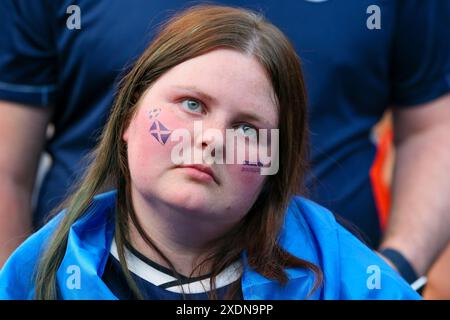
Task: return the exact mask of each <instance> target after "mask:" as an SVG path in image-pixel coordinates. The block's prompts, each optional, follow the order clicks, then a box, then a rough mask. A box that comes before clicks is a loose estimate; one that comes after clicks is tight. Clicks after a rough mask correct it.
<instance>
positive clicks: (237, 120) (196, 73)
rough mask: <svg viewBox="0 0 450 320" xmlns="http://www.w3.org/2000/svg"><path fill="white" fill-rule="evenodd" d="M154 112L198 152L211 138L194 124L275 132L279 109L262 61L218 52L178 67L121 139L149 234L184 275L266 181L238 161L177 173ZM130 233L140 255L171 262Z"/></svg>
mask: <svg viewBox="0 0 450 320" xmlns="http://www.w3.org/2000/svg"><path fill="white" fill-rule="evenodd" d="M180 87H184V88H183V89H181V88H180ZM186 87H188V89H186ZM194 88H195V89H194ZM201 93H203V96H202V95H201ZM204 94H206V95H208V96H210V97H209V98H207V97H205V96H204ZM193 101H194V102H193ZM195 101H197V103H196V102H195ZM189 106H191V108H189ZM154 109H161V111H160V113H159V115H158V116H157V118H156V119H157V120H158V121H160V123H162V124H163V125H164V127H166V128H168V129H170V130H175V129H180V128H184V129H187V130H188V131H189V132H190V133H191V137H192V145H193V148H197V149H198V150H203V149H204V148H208V146H209V145H210V144H211V143H212V142H213V140H212V139H211V137H208V136H206V135H205V134H195V132H194V121H202V126H203V132H205V130H207V129H209V128H214V129H218V130H220V131H221V132H222V133H223V136H225V130H226V129H233V128H234V129H235V130H238V131H239V133H242V134H252V133H253V132H255V131H254V130H253V129H262V128H265V129H272V128H276V127H277V124H278V111H277V110H278V109H277V106H276V103H275V99H274V96H273V89H272V87H271V84H270V82H269V80H268V78H267V76H266V74H265V72H264V69H263V68H262V67H261V65H260V64H259V63H258V62H257V60H256V59H255V58H253V57H251V56H248V55H244V54H242V53H239V52H237V51H233V50H229V49H216V50H213V51H211V52H209V53H206V54H204V55H201V56H199V57H196V58H193V59H190V60H188V61H185V62H184V63H181V64H179V65H177V66H175V67H174V68H172V69H171V70H169V71H168V72H166V73H165V74H164V75H163V76H162V77H161V78H160V79H158V80H157V81H156V82H155V83H154V84H153V85H152V86H151V87H150V88H149V89H147V91H146V92H145V94H144V95H143V96H142V97H141V99H140V101H139V103H138V107H137V111H136V113H135V115H134V117H133V118H132V120H131V122H130V124H129V126H128V128H127V130H126V131H125V133H124V135H123V139H124V140H125V141H126V143H127V146H128V162H129V168H130V174H131V180H132V187H131V193H132V200H133V205H134V208H135V211H136V215H137V217H138V218H139V220H140V222H141V224H142V225H143V227H144V229H145V230H146V232H147V233H148V235H149V236H150V237H151V238H152V239H153V240H154V241H155V243H156V245H157V246H158V247H159V248H160V249H161V250H162V252H164V254H166V255H167V257H168V258H169V259H170V260H171V261H172V262H173V264H174V266H175V268H176V269H177V271H178V272H180V273H181V274H185V275H189V274H190V272H191V271H192V268H193V266H194V265H195V261H196V259H198V258H200V257H201V256H202V255H203V254H205V252H208V250H209V249H210V248H209V242H210V241H212V240H214V239H216V238H217V237H219V236H220V235H222V234H224V233H225V232H227V231H228V230H229V229H230V228H231V227H233V226H234V225H235V224H236V223H237V222H239V221H240V220H241V219H242V218H243V217H244V216H245V214H246V213H247V212H248V211H249V209H250V208H251V206H252V205H253V203H254V202H255V200H256V198H257V196H258V195H259V193H260V191H261V188H262V186H263V183H264V181H265V179H266V177H265V176H261V175H260V174H258V173H255V172H251V171H242V165H240V164H212V165H211V166H210V168H211V169H212V171H213V174H214V179H208V178H205V176H204V175H203V174H202V173H199V172H198V171H197V170H194V169H186V168H177V167H176V165H175V164H174V163H173V162H172V160H171V151H172V148H173V147H174V146H175V145H176V144H177V142H174V141H171V140H170V139H169V140H167V142H166V143H165V144H161V143H160V141H158V140H157V139H155V137H153V136H151V134H150V132H149V128H150V127H151V124H152V122H153V121H154V120H155V118H152V119H150V117H149V112H152V111H153V110H154ZM248 114H251V115H253V116H254V117H255V118H258V120H256V119H251V118H250V117H249V116H248ZM223 148H224V153H225V154H226V152H227V151H226V147H225V146H223ZM131 234H132V242H133V244H134V245H135V246H136V247H137V249H138V250H140V251H141V252H143V253H144V254H145V255H146V256H148V257H149V258H151V259H153V260H155V261H157V262H158V263H161V264H163V265H164V264H165V263H164V262H163V260H161V259H160V257H159V256H157V255H156V254H155V253H154V252H153V250H152V249H151V248H149V247H148V246H147V245H146V244H145V243H144V242H143V240H142V239H141V238H140V237H139V236H137V235H136V231H135V230H134V228H132V227H131Z"/></svg>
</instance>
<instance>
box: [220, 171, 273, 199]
mask: <svg viewBox="0 0 450 320" xmlns="http://www.w3.org/2000/svg"><path fill="white" fill-rule="evenodd" d="M227 171H228V176H229V183H230V188H231V189H232V190H233V192H234V193H235V195H236V196H238V197H240V198H243V199H244V201H246V200H252V201H254V200H256V197H257V196H258V194H259V192H260V191H261V189H262V186H263V184H264V182H265V176H262V175H261V174H260V173H259V171H257V170H255V171H249V170H248V168H246V167H244V166H242V165H228V166H227Z"/></svg>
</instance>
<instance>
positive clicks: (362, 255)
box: [338, 226, 421, 300]
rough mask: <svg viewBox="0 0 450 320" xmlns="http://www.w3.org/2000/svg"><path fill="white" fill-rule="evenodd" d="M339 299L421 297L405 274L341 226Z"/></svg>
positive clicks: (339, 228)
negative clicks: (402, 275)
mask: <svg viewBox="0 0 450 320" xmlns="http://www.w3.org/2000/svg"><path fill="white" fill-rule="evenodd" d="M338 239H339V240H338V241H339V255H340V261H341V265H340V273H341V276H340V278H341V284H340V299H356V300H372V299H380V300H416V299H420V298H421V297H420V295H419V294H417V293H416V292H415V291H414V290H413V289H412V288H411V287H410V286H409V285H408V283H407V282H406V281H405V280H403V278H402V277H401V276H400V275H399V274H398V273H397V272H396V271H395V270H394V269H392V268H391V267H390V266H389V265H388V264H387V263H386V262H385V261H384V260H383V259H382V258H381V257H379V256H378V255H377V254H376V253H375V252H374V251H372V250H371V249H369V248H368V247H367V246H365V245H364V244H363V243H362V242H361V241H359V240H358V239H357V238H356V237H355V236H353V235H352V234H351V233H350V232H348V231H347V230H346V229H344V228H343V227H342V226H338Z"/></svg>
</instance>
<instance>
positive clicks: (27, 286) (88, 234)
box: [0, 191, 116, 300]
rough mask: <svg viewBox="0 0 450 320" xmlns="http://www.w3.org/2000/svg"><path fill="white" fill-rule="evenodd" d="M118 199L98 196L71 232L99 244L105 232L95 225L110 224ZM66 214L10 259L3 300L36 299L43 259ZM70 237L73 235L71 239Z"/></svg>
mask: <svg viewBox="0 0 450 320" xmlns="http://www.w3.org/2000/svg"><path fill="white" fill-rule="evenodd" d="M115 196H116V192H115V191H110V192H107V193H103V194H99V195H97V196H95V197H94V199H93V200H92V203H91V205H90V207H89V209H88V210H87V211H86V212H85V214H83V216H82V217H81V218H80V219H78V220H77V221H76V222H75V223H73V224H72V225H71V233H73V234H76V236H77V237H79V238H80V239H81V238H82V239H83V241H84V242H85V243H92V244H93V245H96V244H97V243H98V242H99V241H100V240H101V238H102V235H101V234H99V232H98V230H101V229H100V228H94V227H93V226H96V227H98V226H102V225H106V221H107V220H108V219H109V218H110V213H111V212H113V210H109V209H110V208H112V207H113V206H114V204H115ZM65 213H66V211H65V210H63V211H61V212H60V213H59V214H58V215H57V216H55V217H54V218H53V219H52V220H50V222H48V223H47V224H46V225H45V226H44V227H42V228H41V229H40V230H38V231H37V232H36V233H34V234H33V235H31V236H30V237H29V238H28V239H27V240H25V242H23V243H22V244H21V245H20V246H19V247H18V248H17V249H16V250H15V251H14V253H13V254H12V255H11V256H10V258H9V259H8V260H7V262H6V264H5V265H4V266H3V268H2V269H1V271H0V300H5V299H32V298H33V295H34V284H33V279H34V273H35V271H36V267H37V265H38V262H39V258H40V256H41V254H42V253H43V252H44V251H45V248H46V246H47V244H48V243H49V241H50V240H51V238H52V236H53V234H54V232H55V231H56V229H57V228H58V225H59V224H60V222H61V221H62V219H63V218H64V217H65ZM70 237H71V236H70V235H69V239H70ZM103 237H104V236H103ZM99 239H100V240H99Z"/></svg>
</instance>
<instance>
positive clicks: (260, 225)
mask: <svg viewBox="0 0 450 320" xmlns="http://www.w3.org/2000/svg"><path fill="white" fill-rule="evenodd" d="M262 133H265V134H262ZM266 133H268V134H266ZM235 140H237V141H238V143H237V145H236V144H234V142H235ZM230 141H231V142H230ZM239 141H240V142H242V143H241V144H239ZM306 149H307V127H306V97H305V88H304V81H303V77H302V73H301V67H300V61H299V58H298V57H297V55H296V53H295V50H294V48H293V47H292V46H291V44H290V43H289V41H288V40H287V39H286V37H285V36H284V35H283V34H282V33H281V32H280V31H279V30H278V29H277V28H276V27H274V26H273V25H271V24H270V23H269V22H267V21H266V20H264V18H263V17H261V15H259V14H256V13H253V12H251V11H247V10H242V9H237V8H230V7H221V6H198V7H193V8H191V9H188V10H187V11H184V12H182V13H180V14H178V15H176V16H175V17H173V18H172V19H171V20H170V21H168V22H167V24H165V25H164V26H163V27H162V29H161V31H160V33H159V34H158V36H157V37H156V38H155V39H154V41H153V42H152V43H151V44H150V46H149V47H148V48H147V49H146V51H145V52H144V53H143V54H142V56H141V57H140V58H139V59H138V61H137V62H136V63H135V65H134V67H133V68H132V69H131V71H129V72H128V74H127V75H126V76H125V77H124V78H123V79H122V81H121V85H120V88H119V91H118V93H117V96H116V100H115V103H114V105H113V108H112V112H111V115H110V118H109V121H108V123H107V125H106V127H105V128H104V131H103V133H102V135H101V139H100V141H99V144H98V146H97V148H96V149H95V151H94V153H93V155H92V163H91V165H90V167H89V168H88V170H87V173H86V175H85V176H84V177H83V178H82V179H81V181H80V183H79V185H78V186H77V187H76V188H75V189H74V192H73V193H72V194H71V196H70V197H69V198H68V199H67V201H66V202H65V203H64V204H63V205H62V206H61V208H63V209H64V210H62V211H61V212H60V213H59V214H57V215H56V216H55V217H54V218H53V219H52V220H51V221H50V222H49V223H48V224H47V225H46V226H45V227H43V228H42V229H41V230H39V231H38V232H37V233H35V234H34V235H33V236H31V237H30V238H29V239H28V240H27V241H26V242H25V243H24V244H23V245H22V246H20V247H19V248H18V249H17V250H16V252H15V253H14V254H13V255H12V256H11V258H10V259H9V260H8V262H7V264H6V265H5V267H4V268H3V269H2V271H1V273H0V298H2V299H306V298H309V299H367V298H370V299H376V298H380V299H415V298H418V297H419V296H418V295H417V294H416V293H415V292H414V291H413V290H412V289H410V288H409V287H408V285H407V284H406V282H404V281H403V280H402V279H401V278H400V277H399V276H398V275H397V274H396V272H395V271H394V270H392V269H391V268H389V267H388V266H387V265H386V264H385V263H384V262H383V260H382V259H380V258H379V257H378V256H377V255H376V254H375V253H373V252H372V251H371V250H369V249H368V248H367V247H366V246H364V245H363V244H362V243H361V242H359V241H358V240H357V239H356V238H354V237H353V236H352V235H351V234H350V233H349V232H347V231H346V230H345V229H344V228H342V227H341V226H340V225H339V224H338V223H337V222H336V221H335V219H334V218H333V215H332V214H331V213H330V212H328V211H327V210H326V209H324V208H322V207H320V206H318V205H317V204H315V203H312V202H311V201H308V200H306V199H305V198H303V197H301V195H302V194H303V193H304V190H302V188H301V186H302V181H303V176H304V174H305V172H306V170H307V161H306V160H307V153H306ZM198 155H200V156H198ZM268 155H269V156H270V157H269V160H268V161H265V160H263V159H266V160H267V156H268ZM180 159H181V160H180ZM269 167H270V168H271V169H272V170H267V169H269ZM263 170H266V171H265V172H266V174H264V173H263V172H264V171H263ZM267 172H269V173H267ZM58 211H59V210H56V211H55V212H58Z"/></svg>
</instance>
